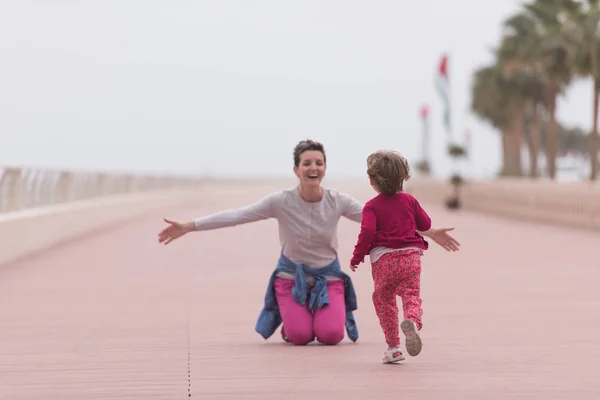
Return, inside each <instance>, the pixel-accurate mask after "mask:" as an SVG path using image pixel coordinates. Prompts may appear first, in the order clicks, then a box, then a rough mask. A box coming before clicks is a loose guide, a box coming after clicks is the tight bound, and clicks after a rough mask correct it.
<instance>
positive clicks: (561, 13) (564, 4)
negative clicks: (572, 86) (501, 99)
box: [524, 0, 579, 179]
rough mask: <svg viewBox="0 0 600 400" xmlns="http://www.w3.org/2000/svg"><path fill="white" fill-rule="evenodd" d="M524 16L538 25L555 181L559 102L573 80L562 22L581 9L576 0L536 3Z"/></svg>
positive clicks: (538, 53)
mask: <svg viewBox="0 0 600 400" xmlns="http://www.w3.org/2000/svg"><path fill="white" fill-rule="evenodd" d="M524 7H525V11H524V13H525V15H526V16H527V17H528V18H531V19H532V20H533V21H534V23H535V30H534V32H535V34H536V35H537V38H538V40H537V43H536V48H537V49H538V51H536V52H535V58H537V61H538V62H539V63H540V66H541V67H540V69H541V71H543V79H544V88H545V98H546V107H547V110H548V118H549V121H548V122H549V126H548V141H547V149H546V154H547V157H546V158H547V162H548V175H549V176H550V178H551V179H555V178H556V157H557V155H558V126H557V122H556V100H557V97H558V95H559V94H560V93H561V91H562V90H563V89H564V88H565V86H566V85H568V84H569V83H570V81H571V69H570V62H569V58H568V55H569V54H568V50H569V43H568V42H567V40H566V36H565V34H564V33H565V32H564V27H563V23H564V21H565V20H566V19H567V17H568V16H569V15H570V14H571V13H574V12H576V11H577V10H578V9H579V4H578V3H577V2H576V1H573V0H535V1H534V2H533V3H531V4H526V5H524Z"/></svg>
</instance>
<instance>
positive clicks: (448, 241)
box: [419, 228, 460, 251]
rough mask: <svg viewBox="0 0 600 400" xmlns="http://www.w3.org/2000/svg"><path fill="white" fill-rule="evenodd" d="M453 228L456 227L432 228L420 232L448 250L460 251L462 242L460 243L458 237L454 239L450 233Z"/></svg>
mask: <svg viewBox="0 0 600 400" xmlns="http://www.w3.org/2000/svg"><path fill="white" fill-rule="evenodd" d="M451 230H454V228H441V229H434V228H431V229H430V230H428V231H426V232H419V233H420V234H421V235H423V236H427V237H428V238H430V239H431V240H433V241H434V242H436V243H437V244H439V245H440V246H442V247H443V248H444V249H446V250H447V251H458V250H459V248H460V243H458V241H457V240H456V239H454V238H453V237H452V236H451V235H450V234H448V232H449V231H451Z"/></svg>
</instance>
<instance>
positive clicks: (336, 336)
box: [158, 140, 459, 345]
mask: <svg viewBox="0 0 600 400" xmlns="http://www.w3.org/2000/svg"><path fill="white" fill-rule="evenodd" d="M325 171H326V155H325V149H324V147H323V145H322V144H321V143H318V142H313V141H311V140H303V141H301V142H300V143H298V145H297V146H296V148H295V149H294V173H295V174H296V176H297V177H298V179H299V180H300V183H299V185H298V186H297V187H295V188H292V189H285V190H281V191H278V192H275V193H271V194H270V195H268V196H266V197H265V198H263V199H262V200H260V201H258V202H256V203H254V204H252V205H249V206H246V207H242V208H238V209H233V210H227V211H221V212H218V213H215V214H212V215H209V216H206V217H202V218H196V219H194V220H192V221H189V222H185V223H179V222H176V221H170V220H168V219H165V222H167V223H168V224H169V225H168V226H167V227H166V228H165V229H163V230H162V231H161V232H160V233H159V234H158V236H159V242H160V243H164V244H169V243H171V242H172V241H173V240H175V239H177V238H179V237H181V236H183V235H185V234H187V233H189V232H195V231H206V230H212V229H219V228H224V227H231V226H235V225H239V224H245V223H249V222H255V221H260V220H264V219H268V218H276V219H277V221H278V224H279V237H280V241H281V246H282V249H281V255H280V257H279V261H278V263H277V266H276V268H275V271H274V272H273V274H272V276H271V279H270V280H269V284H268V287H267V293H266V296H265V304H264V308H263V310H262V311H261V313H260V316H259V318H258V322H257V324H256V331H257V332H258V333H260V334H261V335H262V336H263V337H264V338H265V339H267V338H269V337H270V336H271V335H272V334H273V333H274V332H275V330H276V329H277V327H278V326H279V325H280V324H281V323H282V322H283V327H282V331H281V333H282V336H283V338H284V340H286V341H288V342H291V343H293V344H295V345H305V344H308V343H310V342H312V341H313V340H314V339H315V338H316V339H317V340H318V341H319V342H321V343H323V344H327V345H335V344H337V343H339V342H340V341H342V339H343V338H344V327H345V328H346V331H347V333H348V336H349V338H350V339H351V340H352V341H356V340H357V339H358V330H357V328H356V323H355V321H354V317H353V316H352V312H353V311H354V310H356V308H357V305H356V295H355V293H354V287H353V285H352V280H351V279H350V277H349V276H348V275H347V274H345V273H344V272H342V270H341V268H340V264H339V260H338V255H337V224H338V221H339V219H340V217H342V216H344V217H346V218H348V219H350V220H352V221H355V222H359V223H360V222H361V219H362V208H363V204H362V203H361V202H359V201H358V200H356V199H354V198H353V197H351V196H349V195H347V194H345V193H341V192H338V191H337V190H334V189H329V188H324V187H322V186H321V181H322V180H323V178H324V177H325ZM451 229H452V228H451ZM451 229H430V230H429V231H427V232H421V234H422V235H423V236H427V237H429V238H431V239H432V240H434V241H435V242H436V243H438V244H439V245H441V246H442V247H444V248H445V249H446V250H449V251H455V250H457V249H458V246H459V244H458V242H457V241H456V240H455V239H454V238H452V237H451V236H450V235H449V234H448V233H447V232H448V231H449V230H451Z"/></svg>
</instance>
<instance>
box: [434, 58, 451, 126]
mask: <svg viewBox="0 0 600 400" xmlns="http://www.w3.org/2000/svg"><path fill="white" fill-rule="evenodd" d="M435 83H436V87H437V90H438V93H439V95H440V98H441V100H442V104H443V107H444V115H443V122H444V125H445V127H446V132H447V133H448V135H451V133H452V130H451V125H450V122H451V121H450V78H449V76H448V56H447V55H446V54H444V55H443V56H442V58H441V60H440V64H439V65H438V70H437V75H436V77H435Z"/></svg>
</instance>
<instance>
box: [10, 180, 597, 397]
mask: <svg viewBox="0 0 600 400" xmlns="http://www.w3.org/2000/svg"><path fill="white" fill-rule="evenodd" d="M342 188H343V187H342ZM269 190H270V189H269V188H266V187H261V188H258V187H251V186H244V187H241V188H239V189H236V188H231V189H228V188H219V189H214V190H207V192H206V193H205V194H204V195H203V196H204V197H203V200H202V201H199V203H198V205H197V207H195V208H186V207H181V208H179V209H176V210H173V209H170V210H168V212H165V213H164V214H163V213H157V214H155V215H148V216H147V217H143V218H141V219H138V220H135V221H132V222H129V223H127V224H124V225H122V226H117V227H114V229H108V230H104V231H102V232H98V233H96V234H94V235H90V236H88V237H84V238H81V239H79V240H77V241H75V242H72V243H68V244H65V245H62V246H59V247H55V248H53V249H51V250H48V251H45V252H43V253H39V254H37V255H35V256H32V257H29V258H27V259H24V260H21V261H19V262H16V263H12V264H9V265H4V266H2V267H0V399H2V400H13V399H14V400H26V399H44V400H53V399H63V400H64V399H77V400H83V399H144V400H149V399H189V398H191V399H211V400H213V399H214V400H218V399H302V400H306V399H334V398H337V397H338V396H339V397H340V398H343V399H371V398H377V399H381V398H395V399H533V398H535V399H599V398H600V339H599V332H600V290H598V285H599V284H600V235H598V234H590V233H588V232H580V231H576V230H568V229H564V228H557V227H551V226H544V225H534V224H530V223H519V222H514V221H509V220H502V219H497V218H493V217H487V216H482V215H478V214H471V213H466V212H460V213H448V212H446V211H445V210H444V209H442V208H441V207H439V206H437V205H431V206H429V207H428V210H429V211H430V214H431V215H432V217H433V219H434V221H435V225H436V226H456V231H455V234H456V236H457V238H458V239H459V240H460V241H461V243H462V250H461V251H460V252H458V253H446V252H444V251H443V250H441V249H440V248H438V247H437V246H436V245H435V244H432V246H431V250H430V251H429V252H428V253H427V255H426V256H425V257H424V258H423V264H424V274H423V278H422V287H423V293H422V296H423V299H424V301H423V306H424V310H425V313H424V324H425V326H424V330H423V332H422V337H423V340H424V347H423V352H422V353H421V355H419V356H418V357H416V358H410V357H407V360H406V361H405V362H403V363H402V364H400V365H383V364H381V363H380V358H381V355H382V353H383V351H384V350H385V343H384V341H383V335H382V333H381V331H380V329H379V326H378V323H377V319H376V316H375V313H374V311H373V307H372V304H371V298H370V296H371V289H372V283H371V277H370V270H369V266H368V264H367V265H364V264H363V266H362V268H361V270H360V271H358V272H356V273H354V274H353V275H352V276H353V278H354V283H355V286H356V289H357V291H358V295H359V310H358V311H357V312H356V314H355V315H356V318H357V321H358V324H359V330H360V335H361V336H360V339H359V341H358V342H357V343H355V344H353V343H351V342H350V341H349V340H348V339H347V338H346V339H345V340H344V342H343V343H342V344H341V345H339V346H335V347H326V346H322V345H311V346H308V347H294V346H291V345H287V344H284V343H283V342H282V341H281V339H280V336H279V335H274V336H273V337H272V338H271V339H270V340H268V341H264V340H263V339H262V338H261V337H260V336H259V335H258V334H257V333H255V332H254V324H255V322H256V318H257V316H258V313H259V311H260V309H261V307H262V300H263V296H264V291H265V286H266V283H267V279H268V277H269V275H270V273H271V272H272V269H273V267H274V264H275V261H276V260H277V257H278V252H279V248H278V236H277V229H276V227H277V225H276V222H275V221H264V222H260V223H255V224H250V225H244V226H239V227H235V228H229V229H223V230H220V231H214V232H209V233H197V234H194V235H190V236H188V237H185V238H184V239H182V240H179V241H176V242H174V243H172V244H171V245H169V246H166V247H165V246H161V245H159V244H158V243H157V240H156V234H157V232H158V231H159V230H160V229H161V228H162V227H163V223H162V217H163V216H166V217H170V218H180V219H187V218H191V217H193V216H195V215H202V214H205V213H209V212H212V211H216V210H218V209H222V208H227V207H234V206H239V205H243V204H246V203H248V202H251V201H254V200H256V199H258V198H259V197H260V196H262V195H263V194H266V193H267V192H268V191H269ZM348 191H349V192H351V193H352V194H354V195H356V196H357V197H358V198H361V199H363V200H366V199H367V198H368V197H370V196H371V192H370V191H368V190H362V191H357V189H349V190H348ZM231 194H235V196H231ZM440 203H441V201H440ZM358 228H359V226H358V225H357V224H355V223H352V222H349V221H346V220H342V222H341V224H340V229H339V239H340V246H341V248H340V257H341V260H342V262H343V265H344V267H345V266H346V264H347V261H348V259H349V257H350V254H351V250H352V247H353V244H354V240H355V237H356V234H357V232H358ZM57 229H60V227H59V226H58V227H57ZM334 396H335V397H334Z"/></svg>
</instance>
